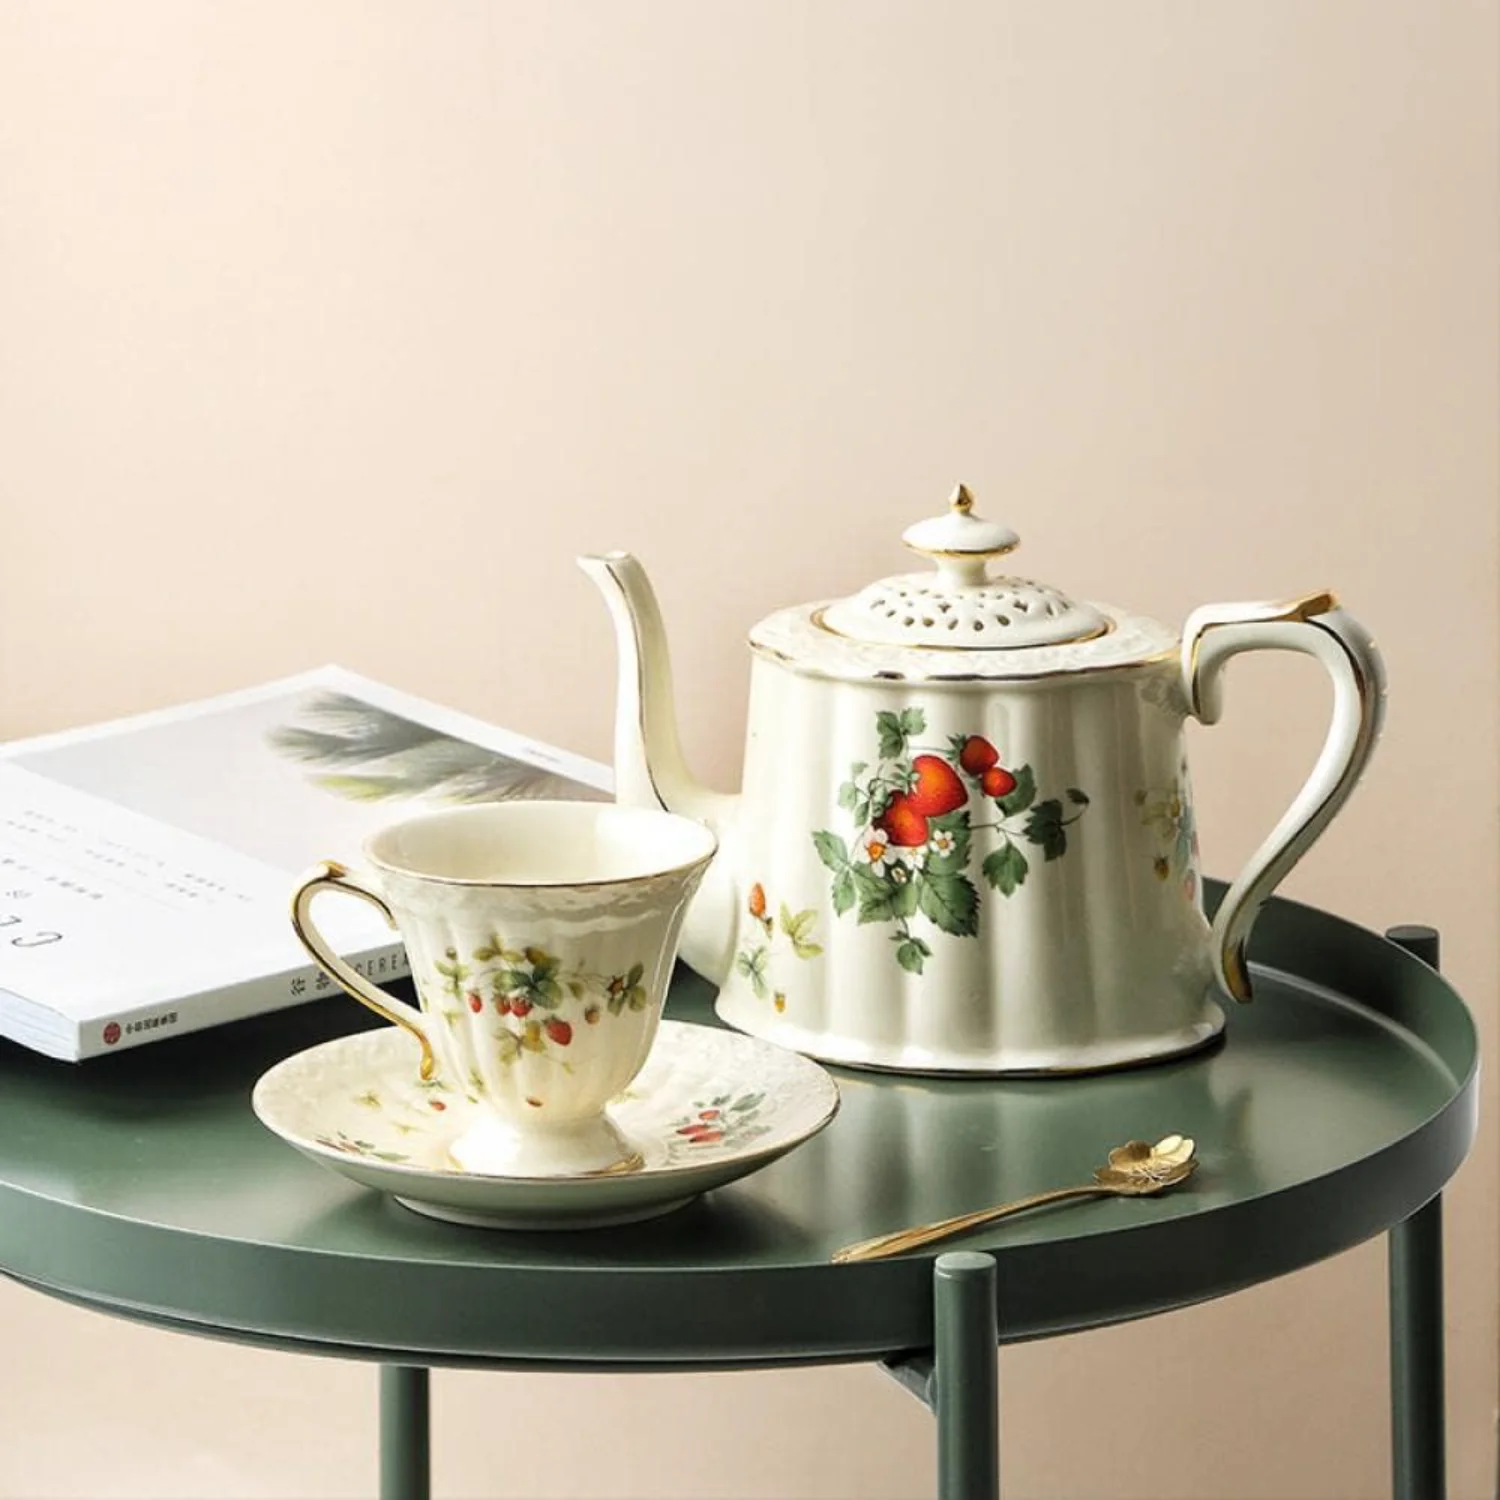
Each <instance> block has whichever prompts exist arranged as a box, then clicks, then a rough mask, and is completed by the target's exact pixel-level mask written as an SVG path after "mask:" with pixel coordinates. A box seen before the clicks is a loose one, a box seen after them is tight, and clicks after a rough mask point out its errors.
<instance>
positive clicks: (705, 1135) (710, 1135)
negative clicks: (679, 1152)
mask: <svg viewBox="0 0 1500 1500" xmlns="http://www.w3.org/2000/svg"><path fill="white" fill-rule="evenodd" d="M723 1139H724V1132H723V1131H722V1130H700V1131H699V1132H698V1134H697V1135H695V1136H694V1137H693V1144H694V1145H695V1146H712V1145H713V1144H714V1142H715V1141H722V1140H723Z"/></svg>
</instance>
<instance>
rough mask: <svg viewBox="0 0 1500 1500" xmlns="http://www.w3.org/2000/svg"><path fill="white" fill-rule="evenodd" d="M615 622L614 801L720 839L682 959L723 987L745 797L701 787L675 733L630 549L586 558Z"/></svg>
mask: <svg viewBox="0 0 1500 1500" xmlns="http://www.w3.org/2000/svg"><path fill="white" fill-rule="evenodd" d="M578 566H579V567H580V568H582V569H583V571H584V572H585V573H587V574H588V576H589V577H590V578H591V579H593V581H594V583H595V585H596V586H597V587H598V589H599V592H600V593H601V594H603V596H604V602H605V603H606V605H608V607H609V613H610V618H611V619H612V620H613V622H614V627H615V638H616V642H617V644H618V648H619V677H618V688H617V692H616V697H615V742H614V769H615V799H616V801H618V802H620V803H622V804H624V805H626V806H631V807H660V808H665V809H666V811H668V812H673V813H678V814H680V815H681V816H683V817H687V818H695V819H697V820H698V821H699V822H701V823H705V824H707V825H708V827H709V828H711V829H712V830H713V831H714V833H715V834H716V835H717V836H718V839H719V852H718V854H717V855H715V857H714V861H713V864H712V865H711V866H710V868H709V871H708V873H707V875H706V876H705V877H704V880H703V884H702V885H701V886H700V887H699V890H698V894H697V895H696V896H695V897H694V898H693V904H692V907H691V908H690V910H689V912H688V917H687V921H686V923H685V925H684V927H683V936H682V957H683V959H684V960H685V961H686V962H687V963H688V964H689V965H690V966H691V967H692V968H693V969H695V970H696V971H697V972H698V973H700V974H702V975H703V977H704V978H705V979H708V980H710V981H711V982H712V983H714V984H722V983H723V981H724V979H725V977H726V976H727V975H728V973H729V965H730V961H731V956H732V952H733V947H734V910H735V897H734V871H733V864H734V853H733V851H734V844H735V839H734V823H735V814H736V811H737V809H738V806H739V800H740V799H739V797H738V796H737V795H730V794H727V793H724V792H716V791H713V790H711V789H710V788H708V787H705V786H703V785H702V784H701V783H699V782H698V781H697V780H696V779H695V778H694V777H693V775H692V773H691V772H690V771H689V770H688V767H687V762H686V760H685V759H684V757H683V754H682V743H681V741H680V739H679V738H678V733H677V713H676V709H675V707H674V705H673V697H672V663H671V657H670V654H669V652H668V650H667V636H666V630H665V629H664V627H663V625H662V618H661V608H660V606H659V605H658V604H657V602H656V591H655V590H654V589H653V588H652V587H651V581H650V579H649V578H648V577H647V576H646V570H645V569H644V568H643V567H642V566H641V565H640V563H639V562H638V561H637V560H636V559H635V558H634V557H632V556H631V555H630V554H629V553H628V552H607V553H603V554H601V555H599V556H590V557H580V558H579V559H578Z"/></svg>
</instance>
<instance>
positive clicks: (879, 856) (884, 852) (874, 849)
mask: <svg viewBox="0 0 1500 1500" xmlns="http://www.w3.org/2000/svg"><path fill="white" fill-rule="evenodd" d="M860 852H861V853H862V854H863V855H864V857H865V858H866V859H867V860H869V862H870V869H871V870H872V871H873V872H874V873H875V874H876V875H883V874H885V872H886V871H887V870H888V869H889V868H890V867H891V866H892V865H893V864H895V862H896V859H895V851H894V850H893V849H892V848H891V846H890V845H889V844H888V843H886V841H885V840H884V839H882V838H880V837H879V836H878V835H877V836H876V837H875V838H872V839H869V840H867V841H866V842H865V844H864V845H863V847H862V848H861V850H860Z"/></svg>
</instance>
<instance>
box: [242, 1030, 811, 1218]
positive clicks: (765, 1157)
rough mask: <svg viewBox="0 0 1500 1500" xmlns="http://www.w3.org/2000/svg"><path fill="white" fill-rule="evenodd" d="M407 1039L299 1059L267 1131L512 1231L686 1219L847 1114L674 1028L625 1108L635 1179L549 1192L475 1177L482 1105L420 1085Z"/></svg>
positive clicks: (614, 1111)
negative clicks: (468, 1152) (461, 1150)
mask: <svg viewBox="0 0 1500 1500" xmlns="http://www.w3.org/2000/svg"><path fill="white" fill-rule="evenodd" d="M417 1065H418V1046H417V1043H416V1041H415V1039H414V1038H413V1037H411V1036H410V1035H408V1033H407V1032H405V1031H403V1030H401V1029H400V1028H398V1027H394V1026H393V1027H390V1028H387V1029H382V1030H377V1031H363V1032H358V1033H356V1034H355V1035H354V1036H346V1037H339V1038H337V1039H335V1040H334V1041H331V1042H323V1043H321V1044H320V1045H318V1046H316V1047H310V1048H308V1049H307V1051H305V1052H299V1053H297V1054H296V1055H295V1056H293V1057H289V1058H286V1059H285V1060H284V1061H282V1062H279V1063H277V1064H276V1066H275V1067H273V1068H271V1069H270V1070H269V1071H268V1072H267V1073H265V1074H264V1075H263V1076H262V1078H261V1079H260V1081H259V1082H258V1083H257V1084H256V1085H255V1089H254V1092H253V1094H252V1095H251V1105H252V1107H253V1108H254V1110H255V1113H256V1114H257V1115H258V1116H259V1117H260V1120H261V1122H262V1123H263V1124H264V1125H266V1126H267V1127H268V1128H269V1129H271V1130H272V1131H274V1132H275V1133H276V1134H277V1135H279V1136H280V1137H281V1138H282V1139H283V1140H284V1141H287V1142H288V1143H289V1144H291V1145H292V1146H295V1147H296V1148H297V1150H299V1151H301V1152H302V1153H303V1154H304V1155H305V1156H309V1157H311V1158H312V1159H313V1160H314V1161H316V1162H320V1163H322V1164H323V1165H324V1166H326V1167H330V1168H332V1169H333V1170H334V1171H335V1172H338V1173H340V1174H342V1175H343V1176H345V1177H348V1178H351V1179H352V1180H353V1181H355V1182H358V1183H361V1184H363V1185H364V1186H366V1187H372V1188H375V1189H377V1190H378V1191H379V1192H382V1193H388V1194H390V1195H391V1196H392V1197H394V1198H395V1199H396V1200H397V1202H399V1203H402V1204H404V1205H405V1206H406V1207H407V1208H410V1209H413V1210H415V1211H416V1212H417V1213H421V1214H427V1215H429V1216H430V1217H432V1218H436V1219H447V1220H451V1221H452V1222H454V1223H458V1224H473V1225H478V1226H481V1227H485V1228H499V1229H583V1228H598V1227H602V1226H604V1225H607V1224H627V1223H630V1222H632V1221H634V1220H637V1219H647V1218H652V1217H654V1216H655V1215H657V1214H664V1213H668V1212H670V1211H671V1210H672V1209H674V1208H678V1207H680V1206H681V1205H682V1204H684V1203H686V1202H688V1201H689V1200H690V1199H692V1198H695V1197H697V1196H698V1195H699V1194H700V1193H706V1192H708V1191H709V1190H710V1189H711V1188H716V1187H722V1186H723V1185H724V1184H725V1183H726V1182H733V1181H734V1180H735V1179H736V1178H738V1177H743V1176H745V1174H746V1173H748V1172H753V1171H755V1170H756V1169H757V1168H759V1167H763V1166H765V1165H766V1164H767V1163H769V1162H772V1161H774V1160H775V1159H776V1158H777V1157H778V1156H782V1155H784V1154H785V1153H786V1152H788V1151H790V1150H791V1149H792V1148H793V1147H794V1146H799V1145H801V1144H802V1142H803V1141H805V1140H808V1139H809V1138H810V1137H812V1136H814V1135H816V1134H817V1133H818V1131H820V1130H821V1129H822V1128H823V1127H824V1126H825V1125H826V1124H828V1122H829V1121H830V1120H831V1119H832V1118H833V1116H834V1113H835V1112H836V1111H837V1109H838V1106H839V1094H838V1086H837V1085H836V1084H835V1083H834V1081H833V1079H832V1078H831V1077H830V1076H829V1074H828V1073H827V1072H826V1071H824V1069H823V1068H821V1067H820V1066H819V1065H818V1064H817V1063H815V1062H811V1061H810V1060H809V1059H807V1058H805V1057H803V1056H801V1055H800V1054H799V1053H796V1052H790V1051H788V1050H787V1049H786V1048H784V1047H778V1046H774V1045H773V1044H771V1043H769V1042H762V1041H758V1040H757V1039H755V1038H754V1037H748V1036H744V1035H742V1034H740V1033H739V1032H733V1031H722V1030H720V1029H719V1028H718V1027H713V1026H695V1025H691V1024H689V1023H687V1022H684V1021H663V1022H662V1023H661V1026H660V1028H659V1030H658V1031H657V1034H656V1040H655V1042H654V1044H653V1045H652V1048H651V1055H650V1057H649V1058H647V1060H646V1066H645V1067H644V1068H643V1069H642V1070H641V1072H640V1075H639V1076H638V1077H637V1078H636V1080H635V1082H634V1083H632V1084H631V1086H630V1088H629V1089H627V1090H626V1091H625V1092H624V1093H623V1094H621V1095H620V1096H619V1097H618V1098H617V1099H616V1100H615V1101H614V1102H613V1103H612V1104H611V1105H610V1107H609V1112H610V1115H611V1117H612V1118H613V1119H614V1121H615V1122H616V1123H617V1125H618V1126H619V1127H620V1129H621V1130H622V1131H623V1132H624V1133H625V1134H626V1135H627V1136H629V1137H630V1138H631V1140H632V1141H633V1142H634V1143H635V1144H636V1145H637V1146H638V1148H639V1150H640V1153H641V1163H640V1165H639V1166H638V1167H637V1168H636V1169H635V1170H634V1171H631V1172H622V1173H607V1174H595V1175H589V1176H562V1177H546V1178H536V1177H530V1178H521V1177H495V1176H488V1175H485V1174H483V1173H479V1172H467V1171H464V1170H463V1169H462V1168H461V1167H459V1166H458V1165H457V1163H455V1162H454V1160H453V1158H452V1156H451V1155H450V1154H449V1146H450V1144H451V1143H452V1142H453V1141H454V1140H455V1139H456V1138H457V1137H458V1136H459V1135H461V1134H462V1133H463V1131H464V1130H465V1129H467V1128H468V1127H469V1126H471V1125H473V1124H474V1123H475V1122H476V1121H477V1120H480V1119H482V1118H483V1109H484V1106H483V1105H482V1104H481V1103H480V1102H479V1100H478V1098H477V1097H476V1096H475V1095H473V1094H472V1093H469V1092H468V1091H467V1090H465V1089H463V1088H461V1087H459V1086H457V1085H456V1084H454V1083H453V1082H452V1081H451V1080H449V1079H446V1078H444V1077H442V1076H441V1075H438V1076H436V1077H434V1078H432V1079H431V1080H429V1081H427V1082H423V1081H422V1080H421V1079H420V1078H419V1077H418V1072H417Z"/></svg>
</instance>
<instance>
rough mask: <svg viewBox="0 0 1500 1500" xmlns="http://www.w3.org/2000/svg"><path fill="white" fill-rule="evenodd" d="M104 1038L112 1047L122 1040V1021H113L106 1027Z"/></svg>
mask: <svg viewBox="0 0 1500 1500" xmlns="http://www.w3.org/2000/svg"><path fill="white" fill-rule="evenodd" d="M104 1040H105V1042H106V1043H107V1044H108V1045H109V1046H111V1047H113V1046H114V1044H115V1043H116V1042H118V1041H119V1040H120V1023H119V1022H118V1021H111V1022H110V1023H109V1025H108V1026H106V1027H105V1028H104Z"/></svg>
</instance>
